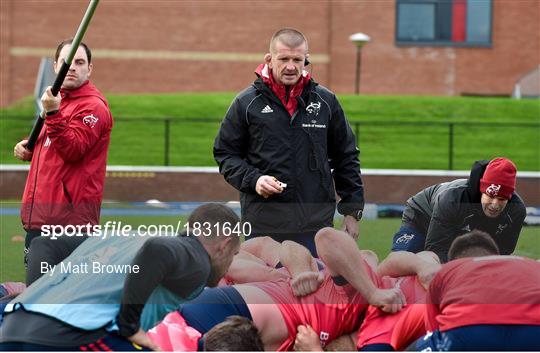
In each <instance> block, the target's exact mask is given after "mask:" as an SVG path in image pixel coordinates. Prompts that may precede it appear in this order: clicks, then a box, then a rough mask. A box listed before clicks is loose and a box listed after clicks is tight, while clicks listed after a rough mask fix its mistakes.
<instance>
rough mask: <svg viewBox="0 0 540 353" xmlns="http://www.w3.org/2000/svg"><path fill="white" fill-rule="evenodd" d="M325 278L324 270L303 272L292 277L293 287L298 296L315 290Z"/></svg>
mask: <svg viewBox="0 0 540 353" xmlns="http://www.w3.org/2000/svg"><path fill="white" fill-rule="evenodd" d="M323 280H324V275H323V274H322V272H312V271H309V272H302V273H300V274H298V275H297V276H295V277H294V278H293V279H291V289H292V291H293V294H294V295H295V296H297V297H303V296H306V295H309V294H311V293H313V292H315V291H316V290H317V289H319V286H320V285H321V283H322V282H323Z"/></svg>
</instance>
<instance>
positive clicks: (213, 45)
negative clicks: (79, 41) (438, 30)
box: [0, 0, 540, 106]
mask: <svg viewBox="0 0 540 353" xmlns="http://www.w3.org/2000/svg"><path fill="white" fill-rule="evenodd" d="M0 3H1V9H2V11H1V14H0V20H1V29H2V30H1V34H0V39H1V49H0V63H1V65H0V66H1V68H0V75H1V77H0V81H1V82H0V90H1V94H0V106H6V105H7V104H8V103H11V102H13V101H14V100H16V99H20V98H22V97H24V96H28V95H31V94H32V92H33V87H34V82H35V77H36V73H37V69H38V64H39V57H36V56H31V55H27V56H13V55H10V49H12V48H50V49H51V50H50V53H51V55H52V52H53V48H54V47H55V46H56V44H57V42H58V41H59V40H60V39H63V38H66V37H71V36H73V35H74V32H75V30H76V28H77V26H78V23H79V21H80V20H81V18H82V15H83V13H84V10H85V8H86V6H87V1H79V0H70V1H65V0H64V1H56V0H55V1H52V0H41V1H35V0H1V1H0ZM395 14H396V9H395V1H393V0H379V1H374V0H358V1H350V0H333V1H332V0H326V1H323V0H319V1H285V0H276V1H272V2H268V1H243V0H242V1H240V0H237V1H226V2H225V1H210V0H208V1H206V0H205V1H194V0H192V1H190V0H182V1H168V0H153V1H149V0H110V1H102V2H101V3H100V4H99V6H98V9H97V11H96V13H95V16H94V19H93V21H92V24H91V26H90V28H89V31H88V33H87V35H86V37H85V41H86V42H87V43H88V44H89V45H90V46H91V48H92V49H94V50H96V51H99V50H105V49H109V50H124V51H125V50H142V51H173V52H178V51H187V52H204V53H214V54H216V53H248V54H260V55H258V56H256V57H257V58H259V57H260V60H259V59H255V60H253V59H252V60H251V61H236V62H235V61H208V60H200V59H196V60H178V59H174V60H156V59H145V60H142V59H133V58H130V57H123V58H103V57H102V58H100V55H99V54H98V53H96V55H95V56H96V58H95V61H94V62H95V72H94V76H93V80H94V81H95V83H96V84H97V86H98V87H100V88H101V89H102V90H103V91H104V92H106V93H108V92H122V93H123V92H177V91H199V92H200V91H239V90H240V89H242V88H243V87H245V86H246V85H247V84H248V83H249V82H250V81H251V80H252V79H253V77H254V76H253V69H254V68H255V66H256V65H257V63H258V62H259V61H261V60H262V56H263V54H264V53H265V52H266V50H267V46H268V40H269V37H270V36H271V34H272V33H273V32H274V31H275V30H276V29H278V28H280V27H284V26H294V27H297V28H299V29H300V30H302V31H303V32H305V34H306V35H307V36H308V39H309V41H310V52H311V53H312V54H321V55H326V56H327V57H328V58H329V62H324V60H323V61H322V62H321V61H319V62H317V60H313V62H314V65H313V71H314V76H315V78H316V79H317V80H318V81H319V82H321V83H322V84H324V85H326V86H328V87H329V88H331V89H333V90H334V91H336V92H337V93H352V92H353V90H354V74H355V48H354V46H353V45H352V44H351V43H350V42H349V41H348V36H349V35H350V34H352V33H355V32H364V33H366V34H368V35H370V36H371V38H372V41H371V42H370V43H368V44H367V45H366V47H365V48H364V49H363V55H362V74H361V84H360V86H361V87H360V90H361V92H362V93H367V94H433V95H459V94H462V93H482V94H510V92H511V91H512V87H513V84H514V82H515V80H516V79H517V78H519V77H520V76H521V75H522V74H524V73H525V72H527V71H529V70H531V69H532V68H534V67H535V66H536V65H538V64H539V63H540V28H539V27H540V2H539V1H537V0H518V1H516V0H494V3H493V47H492V48H455V47H397V46H396V45H395V34H394V33H395ZM124 54H126V53H125V52H124Z"/></svg>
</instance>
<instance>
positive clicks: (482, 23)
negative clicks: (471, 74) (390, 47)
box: [396, 0, 492, 47]
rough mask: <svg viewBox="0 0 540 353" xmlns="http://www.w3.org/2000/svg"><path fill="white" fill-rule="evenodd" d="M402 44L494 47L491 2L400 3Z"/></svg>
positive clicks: (398, 18) (398, 30)
mask: <svg viewBox="0 0 540 353" xmlns="http://www.w3.org/2000/svg"><path fill="white" fill-rule="evenodd" d="M396 4H397V7H396V11H397V15H396V22H397V23H396V42H397V44H398V45H455V46H484V47H485V46H491V11H492V2H491V0H397V2H396Z"/></svg>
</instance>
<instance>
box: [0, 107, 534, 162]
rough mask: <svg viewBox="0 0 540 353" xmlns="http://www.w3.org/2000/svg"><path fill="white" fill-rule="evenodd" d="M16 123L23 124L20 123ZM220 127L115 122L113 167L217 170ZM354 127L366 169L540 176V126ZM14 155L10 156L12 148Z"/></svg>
mask: <svg viewBox="0 0 540 353" xmlns="http://www.w3.org/2000/svg"><path fill="white" fill-rule="evenodd" d="M2 120H4V121H9V120H15V119H14V118H6V117H3V118H2ZM16 120H18V122H19V123H20V122H21V119H20V118H18V119H16ZM25 122H27V120H26V121H25ZM220 122H221V121H220V120H219V119H200V118H197V119H190V118H115V128H114V129H113V138H112V145H111V148H110V150H109V154H110V156H112V159H113V160H112V161H111V159H110V163H112V164H140V165H165V166H169V165H193V166H201V165H215V162H214V161H213V158H212V145H213V139H214V137H215V135H216V133H217V131H218V128H219V124H220ZM350 124H351V127H352V129H353V131H354V133H355V135H356V140H357V145H358V146H359V148H360V151H361V156H360V160H361V162H362V166H363V167H364V168H365V167H368V168H403V169H407V168H408V169H448V170H454V169H462V170H464V169H468V168H469V167H470V165H471V164H472V162H473V161H474V160H476V159H489V158H491V157H493V156H497V155H504V156H506V157H509V158H511V159H513V160H514V161H515V162H516V163H517V164H518V167H519V168H520V170H531V171H537V170H540V124H536V123H484V122H418V121H382V122H380V121H354V120H352V119H351V122H350ZM18 125H19V124H18ZM19 128H20V126H19ZM23 130H24V129H23ZM160 146H161V147H160ZM2 149H5V148H4V146H3V147H2ZM9 150H10V151H9V152H10V153H11V151H12V146H11V147H10V149H9ZM201 156H203V157H201ZM118 161H120V162H121V163H119V162H118ZM160 161H161V162H160Z"/></svg>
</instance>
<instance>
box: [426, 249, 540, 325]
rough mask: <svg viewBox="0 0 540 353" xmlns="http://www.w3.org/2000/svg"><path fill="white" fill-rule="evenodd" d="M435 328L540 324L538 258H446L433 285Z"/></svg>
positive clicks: (430, 316) (430, 321) (430, 317)
mask: <svg viewBox="0 0 540 353" xmlns="http://www.w3.org/2000/svg"><path fill="white" fill-rule="evenodd" d="M427 302H428V305H427V314H426V325H427V329H428V330H430V331H432V330H435V329H439V330H440V331H446V330H450V329H453V328H456V327H462V326H467V325H481V324H509V325H512V324H515V325H540V263H539V262H538V261H534V260H531V259H527V258H523V257H518V256H485V257H476V258H465V259H459V260H454V261H451V262H449V263H447V264H445V265H444V266H443V267H442V269H441V270H440V271H439V273H437V275H436V276H435V278H434V279H433V281H432V282H431V284H430V286H429V292H428V299H427Z"/></svg>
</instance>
